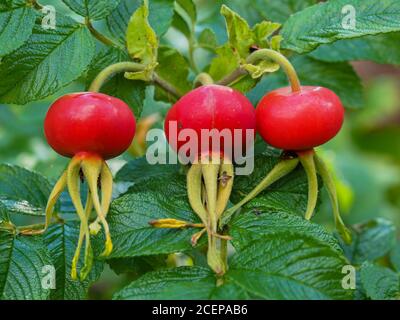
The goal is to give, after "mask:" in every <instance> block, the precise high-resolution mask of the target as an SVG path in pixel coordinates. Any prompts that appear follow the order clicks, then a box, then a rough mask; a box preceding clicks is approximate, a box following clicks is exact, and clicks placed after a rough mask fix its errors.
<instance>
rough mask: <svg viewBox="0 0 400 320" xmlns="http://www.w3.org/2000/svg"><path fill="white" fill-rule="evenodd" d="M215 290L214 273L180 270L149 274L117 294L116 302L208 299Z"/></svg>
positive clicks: (203, 269)
mask: <svg viewBox="0 0 400 320" xmlns="http://www.w3.org/2000/svg"><path fill="white" fill-rule="evenodd" d="M214 288H215V276H214V275H213V274H212V272H211V270H209V269H206V268H201V267H180V268H175V269H168V270H162V271H158V272H150V273H148V274H146V275H144V276H143V277H141V278H139V279H138V280H136V281H133V282H132V283H131V284H130V285H128V286H127V287H125V288H123V289H122V290H121V291H119V292H117V293H116V294H115V295H114V299H116V300H150V299H151V300H174V299H181V300H205V299H209V298H210V295H211V292H212V290H213V289H214Z"/></svg>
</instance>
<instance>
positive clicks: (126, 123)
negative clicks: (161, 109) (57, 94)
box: [44, 92, 136, 160]
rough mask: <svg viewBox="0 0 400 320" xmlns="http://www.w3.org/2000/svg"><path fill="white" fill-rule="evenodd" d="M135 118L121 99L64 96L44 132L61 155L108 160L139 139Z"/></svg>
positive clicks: (98, 95) (97, 95) (48, 117)
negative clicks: (134, 137) (80, 154)
mask: <svg viewBox="0 0 400 320" xmlns="http://www.w3.org/2000/svg"><path fill="white" fill-rule="evenodd" d="M135 127H136V123H135V117H134V115H133V113H132V111H131V110H130V109H129V107H128V105H127V104H126V103H125V102H123V101H122V100H120V99H117V98H114V97H111V96H108V95H105V94H102V93H96V92H81V93H73V94H68V95H65V96H62V97H61V98H59V99H58V100H56V101H55V102H54V103H53V104H52V105H51V107H50V108H49V110H48V112H47V115H46V118H45V122H44V131H45V135H46V139H47V141H48V143H49V145H50V146H51V147H52V148H53V149H54V150H55V151H56V152H57V153H59V154H61V155H63V156H66V157H73V156H74V155H76V154H77V153H79V152H87V153H92V154H97V155H99V156H101V157H102V158H103V159H104V160H107V159H111V158H114V157H116V156H118V155H120V154H121V153H123V152H124V151H125V150H126V149H127V148H128V147H129V145H130V144H131V142H132V139H133V136H134V135H135Z"/></svg>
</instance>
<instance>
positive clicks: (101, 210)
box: [24, 49, 351, 279]
mask: <svg viewBox="0 0 400 320" xmlns="http://www.w3.org/2000/svg"><path fill="white" fill-rule="evenodd" d="M265 56H267V57H269V58H271V59H273V60H276V61H277V62H278V63H279V64H280V65H281V66H282V67H283V68H284V70H285V71H286V73H287V75H288V77H289V80H290V83H291V87H285V88H280V89H277V90H274V91H271V92H269V93H267V94H266V95H265V96H264V97H263V98H262V99H261V100H260V102H259V104H258V106H257V108H256V109H254V107H253V106H252V104H251V102H250V101H249V100H248V99H247V98H246V97H245V96H244V95H243V94H242V93H240V92H239V91H237V90H234V89H232V88H229V87H227V86H222V85H216V84H212V83H211V82H212V81H208V83H203V84H204V85H202V86H200V87H199V88H196V89H194V90H192V91H191V92H189V93H187V94H186V95H184V96H183V97H181V98H180V99H179V100H178V101H177V102H176V103H175V104H174V105H173V106H172V108H171V109H170V110H169V112H168V114H167V116H166V119H165V132H166V136H167V139H168V142H169V144H170V145H171V147H172V148H173V149H175V151H176V152H178V154H179V153H180V152H181V150H180V149H181V148H187V147H189V148H191V149H192V150H194V155H192V157H191V158H190V159H191V160H190V162H191V165H190V168H189V169H188V172H187V193H188V198H189V202H190V205H191V207H192V209H193V211H194V212H195V213H196V214H197V215H198V217H199V218H200V220H201V223H189V222H185V221H180V220H176V219H160V220H155V221H150V222H149V223H150V224H151V225H152V226H154V227H157V228H184V227H199V228H200V231H199V232H196V233H195V234H194V235H193V237H192V239H191V240H192V243H193V244H196V243H197V241H198V240H199V238H200V237H201V236H202V235H203V234H206V235H207V239H208V253H207V260H208V264H209V265H210V267H211V268H212V269H213V270H214V271H215V273H216V274H217V275H223V274H224V273H225V271H226V270H227V241H228V240H229V239H230V237H229V235H227V234H226V233H227V230H226V228H224V226H225V225H226V222H227V221H228V220H229V218H230V217H231V216H232V215H233V214H234V213H235V212H236V211H237V210H238V209H239V208H240V207H241V206H243V205H244V204H245V203H246V202H248V201H250V200H251V199H252V198H254V197H255V196H257V195H258V194H259V193H260V192H262V191H263V190H265V188H267V187H268V186H270V185H271V184H272V183H274V182H275V181H277V180H278V179H280V178H282V177H283V176H285V175H287V174H289V173H290V172H291V171H293V170H294V169H295V168H296V167H297V166H298V165H299V164H301V165H302V166H303V168H304V170H305V172H306V175H307V179H308V204H307V209H306V212H305V218H306V219H311V217H312V215H313V212H314V209H315V206H316V202H317V194H318V185H317V183H318V179H317V172H318V173H319V175H320V176H321V178H322V180H323V181H324V184H325V186H326V188H327V191H328V193H329V195H330V199H331V203H332V209H333V213H334V218H335V223H336V227H337V229H338V231H339V233H340V234H341V235H342V237H343V239H344V240H345V241H346V242H349V241H351V238H350V233H349V231H348V230H347V228H346V227H345V225H344V223H343V221H342V219H341V217H340V214H339V209H338V200H337V196H336V190H335V186H334V183H333V179H332V177H331V175H330V173H329V170H328V169H327V168H326V166H325V164H324V163H323V162H322V160H321V159H320V158H319V157H318V156H317V155H316V154H315V152H314V148H315V147H317V146H319V145H322V144H324V143H325V142H327V141H329V140H330V139H332V138H333V137H334V136H335V135H336V134H337V133H338V132H339V130H340V128H341V126H342V124H343V117H344V109H343V106H342V104H341V102H340V99H339V98H338V96H337V95H336V94H335V93H333V92H332V91H331V90H329V89H327V88H323V87H312V86H301V85H300V83H299V81H298V78H297V75H296V73H295V71H294V69H293V67H292V65H291V64H290V63H289V62H288V61H287V59H286V58H284V57H283V56H282V55H280V54H279V53H277V52H275V51H272V50H268V49H262V50H259V51H257V52H256V53H254V56H253V58H254V59H255V60H257V59H262V58H265ZM99 78H100V79H103V78H106V77H103V76H101V77H99ZM95 83H97V80H96V81H95ZM97 89H99V88H97ZM94 91H96V90H94ZM172 127H174V128H176V130H177V132H175V134H173V133H172V132H171V129H170V128H172ZM135 128H136V123H135V117H134V115H133V113H132V112H131V110H130V108H129V107H128V106H127V105H126V104H125V103H124V102H123V101H121V100H119V99H117V98H114V97H110V96H108V95H105V94H101V93H97V92H83V93H75V94H69V95H66V96H63V97H61V98H60V99H58V100H57V101H55V102H54V103H53V104H52V106H51V107H50V108H49V111H48V113H47V115H46V119H45V123H44V129H45V135H46V138H47V141H48V143H49V144H50V146H51V147H52V148H53V149H54V150H55V151H56V152H58V153H59V154H61V155H63V156H66V157H70V158H72V159H71V161H70V163H69V164H68V166H67V168H66V170H65V171H64V173H63V174H62V175H61V177H60V179H59V180H58V181H57V183H56V184H55V186H54V189H53V191H52V192H51V194H50V197H49V200H48V204H47V207H46V223H45V228H44V229H43V230H24V233H25V234H38V233H41V232H43V231H44V230H45V229H46V228H47V227H48V226H49V223H50V222H51V219H52V217H53V215H54V212H53V211H54V207H55V204H56V202H57V200H58V198H59V196H60V194H61V193H62V191H63V190H64V189H65V188H67V189H68V192H69V194H70V197H71V199H72V202H73V204H74V206H75V209H76V212H77V214H78V216H79V219H80V234H79V240H78V244H77V249H76V252H75V255H74V257H73V261H72V271H71V276H72V278H74V279H76V278H77V264H78V261H79V257H80V252H81V249H82V247H83V244H84V243H85V254H84V263H83V267H82V269H81V272H80V278H81V279H84V278H85V277H86V276H87V275H88V273H89V271H90V269H91V265H92V260H93V252H92V248H91V245H90V235H91V234H96V233H97V232H99V231H100V229H101V227H102V228H103V229H104V234H105V250H104V253H103V255H104V256H107V255H109V254H110V253H111V251H112V240H111V234H110V230H109V227H108V224H107V221H106V215H107V212H108V209H109V206H110V202H111V197H112V174H111V172H110V169H109V168H108V165H107V163H106V162H105V160H107V159H111V158H113V157H116V156H118V155H120V154H121V153H122V152H124V151H125V150H126V149H127V148H128V147H129V146H130V144H131V142H132V139H133V136H134V134H135ZM185 129H190V130H191V131H192V132H194V133H195V135H196V136H197V140H196V143H197V145H196V146H194V147H193V146H192V145H191V142H190V140H189V139H188V140H185V139H183V140H182V139H179V138H178V137H180V134H181V133H182V132H183V131H184V130H185ZM203 130H208V131H209V132H211V133H212V132H215V133H216V134H217V135H218V139H222V135H219V133H220V132H222V131H225V132H227V133H228V135H227V138H226V137H225V136H223V141H220V143H219V144H217V146H218V147H215V144H214V142H215V141H213V140H214V139H213V138H214V136H213V134H211V136H210V135H209V136H206V137H205V138H204V136H203V135H202V131H203ZM249 130H250V132H252V134H251V135H250V138H251V139H250V140H249V139H248V137H249V135H248V134H247V132H248V131H249ZM256 132H258V133H259V134H260V135H261V137H262V138H263V139H264V140H265V141H266V142H267V143H268V144H269V145H270V146H272V147H275V148H278V149H282V150H283V152H282V156H281V158H280V161H278V163H277V164H276V165H275V167H274V168H273V169H272V170H271V171H269V172H266V176H265V178H264V179H263V180H262V181H261V182H260V183H259V184H258V185H257V186H256V187H255V188H254V189H253V190H252V191H251V192H250V193H249V194H248V195H247V196H245V197H244V198H243V199H242V200H241V201H240V202H238V203H236V204H235V205H234V206H232V207H230V208H229V209H227V208H226V207H227V206H228V203H229V198H230V194H231V191H232V187H233V181H234V163H235V159H234V157H233V156H232V155H233V154H234V153H232V152H231V153H229V154H228V153H227V152H225V151H226V150H227V149H226V147H227V146H228V147H229V148H228V149H230V150H233V151H234V150H236V149H238V148H239V149H240V150H241V151H243V150H246V149H248V148H250V147H252V145H251V144H252V141H253V139H254V136H255V134H256ZM237 133H239V134H240V136H241V137H242V138H241V139H239V140H238V139H234V137H235V134H237ZM188 138H189V137H188ZM204 145H206V146H207V147H206V148H203V146H204ZM184 153H185V152H184ZM81 180H85V181H86V183H87V186H88V188H87V189H88V190H87V197H86V202H85V206H84V205H83V203H82V201H81V194H80V185H81ZM99 193H100V194H99ZM93 207H94V209H95V211H96V213H97V217H96V219H95V220H94V221H93V222H91V212H92V209H93ZM90 222H91V223H90Z"/></svg>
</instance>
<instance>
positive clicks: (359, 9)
mask: <svg viewBox="0 0 400 320" xmlns="http://www.w3.org/2000/svg"><path fill="white" fill-rule="evenodd" d="M383 21H384V23H383ZM394 31H400V2H399V1H398V0H380V1H376V0H336V1H327V2H324V3H319V4H316V5H314V6H311V7H308V8H306V9H304V10H303V11H300V12H297V13H296V14H294V15H292V16H291V17H290V18H289V19H288V20H287V21H286V22H285V23H284V25H283V28H282V32H281V35H282V36H283V38H284V41H283V43H282V47H283V48H285V49H290V50H293V51H296V52H297V53H306V52H310V51H312V50H313V49H315V48H316V47H318V46H319V45H321V44H327V43H332V42H334V41H337V40H341V39H351V38H357V37H362V36H365V35H373V34H380V33H388V32H394Z"/></svg>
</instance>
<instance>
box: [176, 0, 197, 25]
mask: <svg viewBox="0 0 400 320" xmlns="http://www.w3.org/2000/svg"><path fill="white" fill-rule="evenodd" d="M176 3H177V4H178V5H179V6H180V7H181V8H182V9H183V10H184V11H185V13H186V14H187V15H188V17H189V19H190V20H191V23H193V24H194V23H196V20H197V10H196V5H195V4H194V2H193V0H176Z"/></svg>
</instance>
